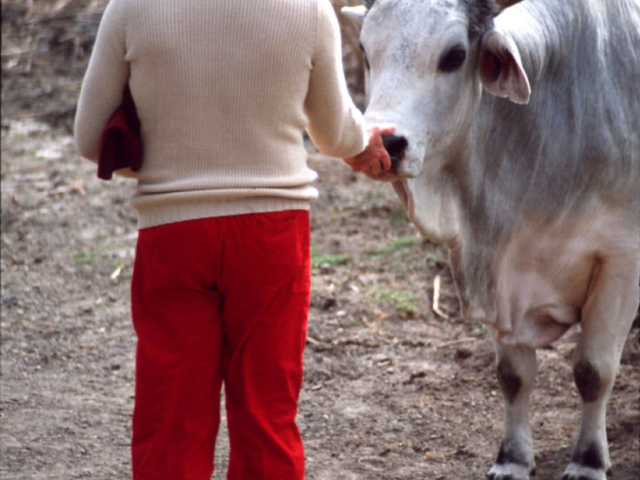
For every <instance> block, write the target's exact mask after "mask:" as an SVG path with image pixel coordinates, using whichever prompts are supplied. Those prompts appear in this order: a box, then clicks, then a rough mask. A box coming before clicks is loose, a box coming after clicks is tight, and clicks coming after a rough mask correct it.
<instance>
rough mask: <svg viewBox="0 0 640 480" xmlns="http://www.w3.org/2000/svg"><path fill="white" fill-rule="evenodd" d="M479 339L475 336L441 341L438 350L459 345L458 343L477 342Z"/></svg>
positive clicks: (437, 346)
mask: <svg viewBox="0 0 640 480" xmlns="http://www.w3.org/2000/svg"><path fill="white" fill-rule="evenodd" d="M477 340H478V339H477V338H475V337H469V338H461V339H459V340H453V341H451V342H445V343H441V344H440V345H436V350H440V349H441V348H449V347H457V346H458V345H462V344H463V343H468V342H475V341H477Z"/></svg>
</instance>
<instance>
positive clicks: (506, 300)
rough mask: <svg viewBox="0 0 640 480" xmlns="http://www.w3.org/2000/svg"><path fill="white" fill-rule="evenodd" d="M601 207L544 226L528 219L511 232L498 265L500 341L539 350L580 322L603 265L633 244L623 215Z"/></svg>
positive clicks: (497, 293)
mask: <svg viewBox="0 0 640 480" xmlns="http://www.w3.org/2000/svg"><path fill="white" fill-rule="evenodd" d="M596 211H597V212H598V213H593V212H591V213H592V214H590V215H585V216H584V217H583V218H582V219H580V220H577V221H575V220H572V221H561V220H559V221H557V222H555V223H554V224H552V225H547V226H545V227H541V226H540V225H536V224H534V223H530V224H527V223H525V224H524V226H522V227H520V228H518V230H517V231H516V232H515V233H514V235H512V237H511V240H510V241H509V243H508V244H507V246H506V247H505V250H504V252H503V254H502V255H500V260H499V264H498V275H497V285H496V287H497V288H496V298H495V301H496V305H495V309H496V311H495V316H494V317H493V320H494V322H495V323H494V327H495V330H496V334H497V339H498V341H499V342H500V343H502V344H505V345H527V346H530V347H533V348H540V347H543V346H546V345H548V344H549V343H551V342H553V341H555V340H556V339H558V338H559V337H560V336H561V335H562V334H563V333H564V332H565V331H566V330H567V329H568V328H569V327H570V326H571V325H573V324H574V323H576V322H579V321H580V312H581V309H582V307H583V305H584V304H585V301H586V300H587V297H588V295H589V290H590V285H591V282H592V279H593V278H595V276H596V274H597V272H598V269H599V267H600V265H602V262H603V261H606V259H607V258H608V257H609V256H612V255H616V254H624V253H625V251H626V250H627V249H626V248H625V247H626V246H627V245H628V244H629V229H628V228H627V227H626V225H625V223H624V219H623V218H621V217H622V215H617V214H615V213H614V212H611V211H607V210H606V209H597V210H596ZM627 220H628V219H627Z"/></svg>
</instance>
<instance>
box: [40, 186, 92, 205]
mask: <svg viewBox="0 0 640 480" xmlns="http://www.w3.org/2000/svg"><path fill="white" fill-rule="evenodd" d="M67 193H79V194H80V195H82V196H83V197H84V196H85V194H86V190H85V188H84V183H82V182H80V183H76V184H74V185H70V186H67V187H60V188H56V189H54V190H50V191H48V192H45V193H44V194H42V195H40V196H39V197H38V201H39V202H41V201H43V200H46V199H47V198H49V197H55V196H58V195H66V194H67Z"/></svg>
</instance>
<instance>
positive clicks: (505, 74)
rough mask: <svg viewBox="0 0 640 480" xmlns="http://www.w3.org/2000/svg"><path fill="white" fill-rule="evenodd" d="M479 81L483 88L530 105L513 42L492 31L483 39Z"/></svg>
mask: <svg viewBox="0 0 640 480" xmlns="http://www.w3.org/2000/svg"><path fill="white" fill-rule="evenodd" d="M480 80H481V81H482V85H483V86H484V88H485V89H486V90H487V91H488V92H489V93H492V94H493V95H497V96H498V97H508V98H509V100H511V101H512V102H515V103H529V97H530V96H531V87H530V85H529V79H528V78H527V74H526V72H525V71H524V68H523V67H522V59H521V58H520V52H519V51H518V47H517V46H516V44H515V42H514V41H513V39H511V38H510V37H507V36H506V35H503V34H502V33H500V32H497V31H495V30H492V31H490V32H488V33H486V34H485V35H484V37H483V38H482V45H481V47H480Z"/></svg>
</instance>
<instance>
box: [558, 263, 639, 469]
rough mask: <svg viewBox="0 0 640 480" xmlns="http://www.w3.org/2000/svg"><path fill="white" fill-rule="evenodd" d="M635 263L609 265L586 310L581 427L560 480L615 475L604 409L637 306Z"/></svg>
mask: <svg viewBox="0 0 640 480" xmlns="http://www.w3.org/2000/svg"><path fill="white" fill-rule="evenodd" d="M635 262H637V260H635ZM635 262H634V259H630V261H628V262H627V263H626V264H624V265H618V267H619V268H616V269H613V268H612V267H613V265H612V264H611V263H609V264H606V263H605V264H604V265H603V266H602V268H601V269H600V271H599V273H598V275H597V278H596V279H595V281H594V284H593V288H592V290H591V292H590V294H589V298H588V300H587V303H586V304H585V306H584V308H583V311H582V320H581V324H582V332H581V333H580V339H579V341H578V345H577V347H576V351H575V357H574V370H573V373H574V378H575V382H576V386H577V387H578V391H579V392H580V397H581V399H582V422H581V425H580V433H579V434H578V440H577V443H576V446H575V448H574V451H573V455H572V457H571V463H570V464H569V466H568V467H567V469H566V470H565V472H564V475H563V476H562V480H606V479H607V473H609V470H610V469H611V461H610V459H609V446H608V444H607V432H606V408H607V401H608V399H609V395H610V394H611V390H612V388H613V382H614V380H615V376H616V373H617V371H618V367H619V364H620V357H621V355H622V349H623V347H624V343H625V340H626V338H627V335H628V332H629V329H630V328H631V324H632V322H633V317H634V316H635V311H636V309H637V306H638V301H637V299H638V287H637V285H638V284H637V282H638V280H637V279H638V266H637V263H635ZM634 263H635V265H634ZM624 267H627V268H624ZM628 267H631V268H630V269H629V268H628Z"/></svg>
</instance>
